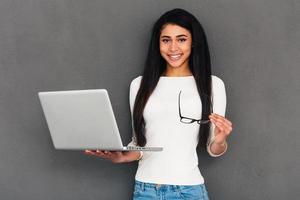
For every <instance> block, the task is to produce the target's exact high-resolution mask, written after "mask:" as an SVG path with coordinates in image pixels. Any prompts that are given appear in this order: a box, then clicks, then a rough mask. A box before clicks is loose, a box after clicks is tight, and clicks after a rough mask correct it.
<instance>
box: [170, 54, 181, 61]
mask: <svg viewBox="0 0 300 200" xmlns="http://www.w3.org/2000/svg"><path fill="white" fill-rule="evenodd" d="M182 55H183V54H182V53H180V54H168V58H169V59H170V60H171V61H177V60H179V59H180V58H181V57H182Z"/></svg>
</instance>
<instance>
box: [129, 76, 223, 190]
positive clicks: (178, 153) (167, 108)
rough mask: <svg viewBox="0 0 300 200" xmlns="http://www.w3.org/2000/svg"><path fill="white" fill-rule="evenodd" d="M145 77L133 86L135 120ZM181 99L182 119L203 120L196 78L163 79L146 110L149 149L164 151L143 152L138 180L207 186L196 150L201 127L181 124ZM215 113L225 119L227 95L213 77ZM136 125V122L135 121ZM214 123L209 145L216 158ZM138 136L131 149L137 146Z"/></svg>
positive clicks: (130, 95)
mask: <svg viewBox="0 0 300 200" xmlns="http://www.w3.org/2000/svg"><path fill="white" fill-rule="evenodd" d="M141 79H142V76H139V77H137V78H135V79H134V80H133V81H132V82H131V84H130V92H129V103H130V109H131V117H132V113H133V106H134V101H135V97H136V94H137V92H138V90H139V87H140V82H141ZM180 91H181V96H180V109H181V115H182V116H184V117H189V118H193V119H201V115H202V104H201V99H200V96H199V94H198V90H197V86H196V82H195V79H194V77H193V76H182V77H166V76H161V77H160V79H159V81H158V83H157V86H156V88H155V90H154V91H153V93H152V94H151V96H150V97H149V99H148V101H147V103H146V106H145V109H144V113H143V116H144V120H145V135H146V139H147V144H146V147H147V146H149V147H157V146H158V147H163V151H161V152H148V151H145V152H143V154H144V155H143V158H142V159H141V160H139V165H138V169H137V172H136V176H135V179H136V180H138V181H142V182H147V183H156V184H170V185H196V184H202V183H204V179H203V177H202V175H201V172H200V170H199V168H198V156H197V152H196V147H197V143H198V136H199V128H200V124H198V123H197V122H194V123H191V124H185V123H182V122H181V121H180V116H179V105H178V96H179V92H180ZM212 96H213V112H214V113H217V114H220V115H222V116H225V109H226V92H225V86H224V83H223V81H222V80H221V79H220V78H218V77H217V76H214V75H212ZM132 124H133V119H132ZM214 128H215V125H214V124H213V123H212V125H211V130H210V135H209V138H208V143H207V150H208V153H209V154H210V155H211V156H213V157H217V156H220V155H222V154H223V153H224V152H225V151H224V152H223V153H222V154H220V155H214V154H213V153H212V152H211V151H210V148H209V144H210V143H211V142H212V141H213V140H214V134H213V132H214V131H213V130H214ZM134 136H135V133H134V130H133V138H132V141H131V142H130V143H129V144H128V145H129V146H130V145H131V146H135V145H136V140H135V137H134Z"/></svg>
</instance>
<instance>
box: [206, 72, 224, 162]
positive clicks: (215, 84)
mask: <svg viewBox="0 0 300 200" xmlns="http://www.w3.org/2000/svg"><path fill="white" fill-rule="evenodd" d="M212 104H213V112H214V113H217V114H219V115H222V116H225V111H226V90H225V85H224V82H223V81H222V80H221V79H220V78H219V77H217V76H214V75H212ZM214 129H215V125H214V124H213V123H211V127H210V132H209V137H208V140H207V146H206V147H207V152H208V154H209V155H210V156H212V157H218V156H221V155H223V154H224V153H225V152H226V150H227V145H226V149H225V151H224V152H222V153H221V154H213V153H212V152H211V150H210V145H211V144H212V142H213V141H214V139H215V135H214Z"/></svg>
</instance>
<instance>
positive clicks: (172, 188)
mask: <svg viewBox="0 0 300 200" xmlns="http://www.w3.org/2000/svg"><path fill="white" fill-rule="evenodd" d="M133 200H209V198H208V194H207V191H206V188H205V185H204V184H200V185H160V184H154V183H144V182H140V181H137V180H136V181H135V185H134V192H133Z"/></svg>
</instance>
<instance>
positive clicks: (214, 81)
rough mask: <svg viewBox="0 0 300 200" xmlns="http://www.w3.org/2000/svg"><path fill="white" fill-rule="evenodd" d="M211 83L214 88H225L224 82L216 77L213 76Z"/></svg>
mask: <svg viewBox="0 0 300 200" xmlns="http://www.w3.org/2000/svg"><path fill="white" fill-rule="evenodd" d="M211 82H212V86H213V87H217V88H218V87H225V84H224V81H223V80H222V79H221V78H219V77H217V76H215V75H211Z"/></svg>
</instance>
